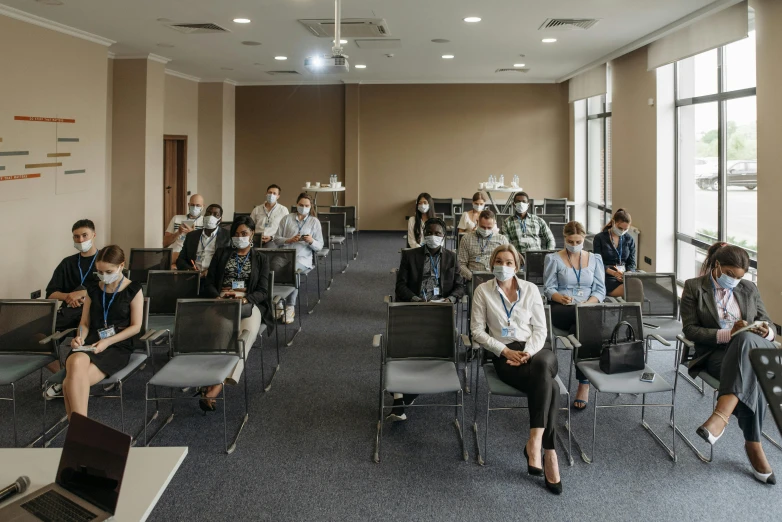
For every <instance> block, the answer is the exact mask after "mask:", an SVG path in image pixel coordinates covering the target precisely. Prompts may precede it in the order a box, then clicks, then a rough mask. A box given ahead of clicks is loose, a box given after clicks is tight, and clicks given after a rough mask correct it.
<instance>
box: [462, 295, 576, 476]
mask: <svg viewBox="0 0 782 522" xmlns="http://www.w3.org/2000/svg"><path fill="white" fill-rule="evenodd" d="M544 308H545V310H546V324H547V328H548V340H547V341H546V344H545V345H543V349H544V350H553V351H554V353H555V354H556V353H557V342H559V343H561V344H562V345H563V346H570V342H569V341H568V340H567V338H565V337H559V336H555V335H554V334H553V330H552V328H551V307H549V306H548V305H546V306H545V307H544ZM462 338H463V342H464V343H465V345H467V343H469V342H470V339H469V338H468V337H467V336H466V335H462ZM476 344H477V343H476ZM473 348H478V350H479V358H478V360H479V361H480V366H481V367H482V368H483V376H484V378H485V379H486V386H487V387H488V391H487V393H486V427H485V432H484V436H483V453H481V443H480V437H479V435H478V395H479V391H480V390H479V387H480V372H476V376H475V418H474V419H473V424H472V429H473V432H474V433H475V445H476V448H477V452H478V464H480V465H481V466H483V465H484V464H485V462H486V460H487V459H488V458H489V414H490V413H491V412H493V411H502V410H517V409H524V410H526V409H529V408H528V406H527V405H525V404H522V405H520V406H502V407H494V408H492V406H491V401H492V396H497V397H512V398H517V399H523V398H527V394H526V393H524V392H521V391H519V390H517V389H516V388H514V387H513V386H510V385H509V384H506V383H505V382H503V381H502V379H500V377H499V376H498V375H497V370H495V369H494V364H493V363H492V358H493V357H494V354H493V353H491V352H490V351H488V350H486V349H485V348H483V347H482V346H480V345H478V346H477V347H476V346H475V345H473ZM555 380H556V383H557V384H558V385H559V395H560V397H565V407H564V408H560V410H562V411H567V421H566V422H565V429H566V430H567V433H568V443H567V446H565V445H564V444H562V440H561V439H560V444H562V446H563V448H566V449H565V453H566V454H567V457H568V463H569V464H570V465H571V466H572V465H573V453H572V450H573V440H572V435H571V427H570V426H571V424H570V392H569V391H568V389H567V388H566V387H565V384H564V383H563V382H562V379H560V377H559V375H557V376H556V378H555ZM557 438H559V433H557Z"/></svg>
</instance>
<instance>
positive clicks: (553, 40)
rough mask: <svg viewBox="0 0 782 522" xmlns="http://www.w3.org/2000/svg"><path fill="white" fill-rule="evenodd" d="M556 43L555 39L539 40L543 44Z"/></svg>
mask: <svg viewBox="0 0 782 522" xmlns="http://www.w3.org/2000/svg"><path fill="white" fill-rule="evenodd" d="M556 41H557V39H556V38H544V39H543V40H541V42H543V43H554V42H556Z"/></svg>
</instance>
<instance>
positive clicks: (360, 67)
mask: <svg viewBox="0 0 782 522" xmlns="http://www.w3.org/2000/svg"><path fill="white" fill-rule="evenodd" d="M366 68H367V66H366V65H360V64H359V65H356V69H366Z"/></svg>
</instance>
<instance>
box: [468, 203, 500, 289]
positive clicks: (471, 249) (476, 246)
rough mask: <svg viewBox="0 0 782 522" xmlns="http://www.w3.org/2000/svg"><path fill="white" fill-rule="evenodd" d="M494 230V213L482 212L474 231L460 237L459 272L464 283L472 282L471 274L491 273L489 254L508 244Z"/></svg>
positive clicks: (489, 211)
mask: <svg viewBox="0 0 782 522" xmlns="http://www.w3.org/2000/svg"><path fill="white" fill-rule="evenodd" d="M494 228H495V220H494V212H492V211H491V210H482V211H481V213H480V214H479V215H478V226H477V227H475V230H473V231H471V232H467V233H466V234H464V236H462V239H461V241H460V242H459V272H460V273H461V274H462V277H463V278H464V279H465V280H466V281H471V280H472V273H473V272H491V270H492V268H491V266H489V258H490V257H491V253H492V252H494V249H495V248H497V247H498V246H501V245H507V244H508V238H506V237H505V236H503V235H502V234H500V233H499V232H495V231H494Z"/></svg>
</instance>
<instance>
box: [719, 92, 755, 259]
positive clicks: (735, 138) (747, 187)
mask: <svg viewBox="0 0 782 522" xmlns="http://www.w3.org/2000/svg"><path fill="white" fill-rule="evenodd" d="M725 118H726V119H727V122H728V132H727V137H726V139H727V147H728V150H727V154H728V162H727V163H728V164H727V173H726V178H727V180H726V182H727V187H728V197H727V213H726V215H727V226H728V230H727V241H728V242H729V243H732V244H734V245H738V246H740V247H742V248H744V249H745V250H747V252H748V253H749V255H750V257H752V258H753V259H757V250H758V247H757V244H758V220H757V215H758V139H757V109H756V104H755V96H750V97H747V98H737V99H735V100H728V101H727V102H726V110H725Z"/></svg>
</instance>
